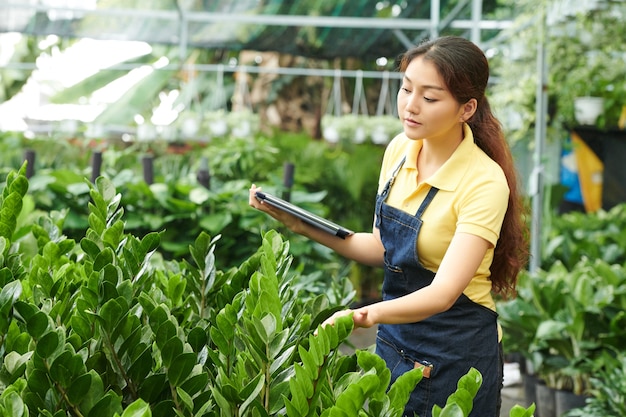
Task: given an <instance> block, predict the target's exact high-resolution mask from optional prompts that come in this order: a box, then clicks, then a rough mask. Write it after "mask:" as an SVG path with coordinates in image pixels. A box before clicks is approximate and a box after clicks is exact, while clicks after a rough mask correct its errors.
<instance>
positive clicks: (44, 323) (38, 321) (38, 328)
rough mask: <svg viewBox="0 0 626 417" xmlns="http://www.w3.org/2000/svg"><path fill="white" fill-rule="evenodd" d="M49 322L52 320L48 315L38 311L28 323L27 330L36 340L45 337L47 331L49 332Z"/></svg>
mask: <svg viewBox="0 0 626 417" xmlns="http://www.w3.org/2000/svg"><path fill="white" fill-rule="evenodd" d="M49 322H50V318H49V317H48V315H47V314H46V313H44V312H42V311H37V312H36V313H35V314H33V315H32V316H31V317H30V318H29V319H28V321H27V322H26V329H27V330H28V334H30V335H31V336H32V337H33V338H35V339H38V338H40V337H41V335H43V334H44V333H45V332H46V330H48V324H49Z"/></svg>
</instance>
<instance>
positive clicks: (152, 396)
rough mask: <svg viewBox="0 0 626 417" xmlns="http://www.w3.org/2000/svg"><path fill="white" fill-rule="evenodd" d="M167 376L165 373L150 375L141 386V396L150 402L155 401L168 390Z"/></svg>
mask: <svg viewBox="0 0 626 417" xmlns="http://www.w3.org/2000/svg"><path fill="white" fill-rule="evenodd" d="M166 382H167V376H166V375H165V374H163V373H159V374H152V375H150V376H148V377H147V378H146V379H145V380H144V381H143V382H142V383H141V386H140V388H139V394H140V396H141V398H143V399H145V400H146V401H148V402H149V403H153V402H155V401H156V400H157V399H158V398H159V397H160V396H161V394H162V393H163V392H164V391H166V390H167V386H166Z"/></svg>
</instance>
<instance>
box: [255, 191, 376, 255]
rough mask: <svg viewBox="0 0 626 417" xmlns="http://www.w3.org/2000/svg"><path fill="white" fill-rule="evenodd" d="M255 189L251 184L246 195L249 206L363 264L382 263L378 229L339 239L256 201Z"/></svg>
mask: <svg viewBox="0 0 626 417" xmlns="http://www.w3.org/2000/svg"><path fill="white" fill-rule="evenodd" d="M257 191H261V188H257V187H256V186H255V185H254V184H252V186H251V187H250V194H249V197H248V202H249V204H250V206H251V207H254V208H256V209H258V210H261V211H263V212H265V213H267V214H269V215H270V216H272V217H273V218H275V219H276V220H278V221H279V222H281V223H283V224H284V225H285V226H286V227H287V228H288V229H289V230H291V231H292V232H294V233H298V234H300V235H303V236H305V237H307V238H309V239H311V240H314V241H315V242H318V243H320V244H322V245H324V246H326V247H328V248H330V249H332V250H334V251H335V252H337V253H338V254H339V255H341V256H344V257H346V258H348V259H352V260H354V261H356V262H359V263H362V264H364V265H369V266H382V265H383V255H384V248H383V244H382V242H381V240H380V234H379V233H378V229H376V228H373V231H372V233H355V234H353V235H350V236H347V237H346V238H345V239H341V238H339V237H337V236H333V235H331V234H330V233H327V232H324V231H323V230H320V229H318V228H316V227H313V226H311V225H309V224H307V223H305V222H303V221H302V220H300V219H298V218H296V217H295V216H293V215H291V214H289V213H286V212H285V211H283V210H279V209H276V208H274V207H272V206H270V205H269V204H264V203H262V202H260V201H258V200H257V199H256V197H255V196H254V194H255V193H256V192H257Z"/></svg>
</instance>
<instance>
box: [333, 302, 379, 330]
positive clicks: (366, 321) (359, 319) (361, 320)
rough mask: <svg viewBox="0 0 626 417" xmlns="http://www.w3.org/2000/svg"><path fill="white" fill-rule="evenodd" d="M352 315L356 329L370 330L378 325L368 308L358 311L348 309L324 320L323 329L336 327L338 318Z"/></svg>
mask: <svg viewBox="0 0 626 417" xmlns="http://www.w3.org/2000/svg"><path fill="white" fill-rule="evenodd" d="M350 314H352V321H353V322H354V328H355V329H356V328H358V327H364V328H369V327H372V326H373V325H375V324H376V323H375V322H374V320H373V318H372V315H371V314H370V311H369V309H368V307H361V308H358V309H356V310H352V309H346V310H341V311H338V312H336V313H335V314H333V315H332V316H330V317H329V318H327V319H326V320H324V322H323V323H322V327H324V326H328V325H330V326H334V325H335V321H336V320H337V319H338V318H340V317H345V316H349V315H350Z"/></svg>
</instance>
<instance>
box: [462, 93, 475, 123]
mask: <svg viewBox="0 0 626 417" xmlns="http://www.w3.org/2000/svg"><path fill="white" fill-rule="evenodd" d="M477 107H478V101H477V100H476V99H475V98H471V99H469V100H468V101H467V103H464V104H462V105H461V108H462V112H461V123H464V122H467V121H468V120H469V119H471V118H472V116H473V115H474V113H476V108H477Z"/></svg>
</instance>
